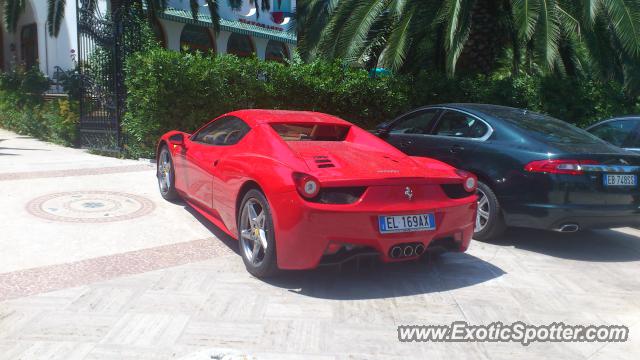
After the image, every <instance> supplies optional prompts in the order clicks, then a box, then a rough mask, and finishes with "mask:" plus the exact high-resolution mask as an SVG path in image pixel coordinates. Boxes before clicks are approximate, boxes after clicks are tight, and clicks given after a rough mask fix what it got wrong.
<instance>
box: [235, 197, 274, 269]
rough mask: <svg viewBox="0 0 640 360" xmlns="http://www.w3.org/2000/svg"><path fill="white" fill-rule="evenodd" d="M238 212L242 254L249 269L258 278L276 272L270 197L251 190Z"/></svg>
mask: <svg viewBox="0 0 640 360" xmlns="http://www.w3.org/2000/svg"><path fill="white" fill-rule="evenodd" d="M239 215H240V216H239V221H238V239H239V242H240V254H241V255H242V260H243V261H244V265H245V267H246V268H247V271H248V272H249V273H250V274H251V275H253V276H255V277H257V278H265V277H269V276H272V275H274V274H275V273H276V272H277V270H278V266H277V261H276V246H275V245H276V242H275V234H274V230H273V220H272V217H271V209H270V208H269V203H268V202H267V198H266V197H265V196H264V194H263V193H262V192H260V191H258V190H255V189H253V190H249V191H248V192H247V194H246V195H245V196H244V198H243V199H242V206H241V207H240V213H239Z"/></svg>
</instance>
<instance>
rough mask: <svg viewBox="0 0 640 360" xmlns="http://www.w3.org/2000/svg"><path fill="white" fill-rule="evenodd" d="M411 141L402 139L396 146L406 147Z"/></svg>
mask: <svg viewBox="0 0 640 360" xmlns="http://www.w3.org/2000/svg"><path fill="white" fill-rule="evenodd" d="M412 143H413V142H412V141H402V142H400V144H398V146H399V147H401V148H406V147H409V146H410V145H411V144H412Z"/></svg>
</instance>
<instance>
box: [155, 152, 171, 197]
mask: <svg viewBox="0 0 640 360" xmlns="http://www.w3.org/2000/svg"><path fill="white" fill-rule="evenodd" d="M170 156H171V155H169V152H168V151H163V152H162V154H161V156H160V164H159V165H158V183H159V184H160V191H162V192H163V193H167V192H168V191H169V190H170V189H171V158H170Z"/></svg>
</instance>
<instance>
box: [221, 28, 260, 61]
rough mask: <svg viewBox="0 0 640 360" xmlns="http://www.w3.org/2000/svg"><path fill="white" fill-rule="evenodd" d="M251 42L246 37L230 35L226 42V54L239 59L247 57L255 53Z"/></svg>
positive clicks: (235, 34)
mask: <svg viewBox="0 0 640 360" xmlns="http://www.w3.org/2000/svg"><path fill="white" fill-rule="evenodd" d="M255 52H256V50H255V47H254V46H253V41H251V38H250V37H249V36H247V35H242V34H237V33H232V34H231V36H229V41H228V42H227V54H233V55H235V56H239V57H248V56H251V55H252V54H253V53H255Z"/></svg>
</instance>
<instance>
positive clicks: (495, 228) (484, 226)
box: [473, 181, 507, 241]
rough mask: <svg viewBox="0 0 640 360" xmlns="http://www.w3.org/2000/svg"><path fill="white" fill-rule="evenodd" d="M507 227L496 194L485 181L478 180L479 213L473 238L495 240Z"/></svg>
mask: <svg viewBox="0 0 640 360" xmlns="http://www.w3.org/2000/svg"><path fill="white" fill-rule="evenodd" d="M487 213H488V214H487ZM506 228H507V227H506V225H505V222H504V217H503V216H502V208H501V207H500V202H498V198H497V197H496V194H495V193H494V192H493V190H491V188H490V187H489V186H487V185H486V184H485V183H483V182H480V181H478V215H477V218H476V228H475V232H474V233H473V238H474V239H476V240H481V241H488V240H493V239H496V238H497V237H499V236H500V235H502V234H503V233H504V231H505V230H506Z"/></svg>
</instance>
